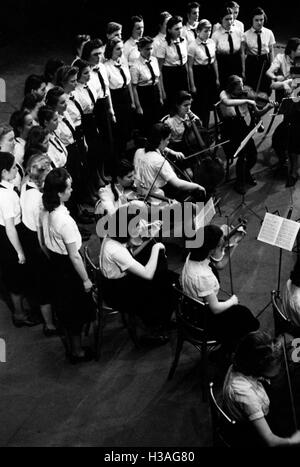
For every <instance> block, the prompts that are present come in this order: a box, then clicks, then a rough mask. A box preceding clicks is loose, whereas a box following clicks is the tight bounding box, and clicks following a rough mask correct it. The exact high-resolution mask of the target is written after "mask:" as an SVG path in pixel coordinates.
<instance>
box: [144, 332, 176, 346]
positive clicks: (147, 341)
mask: <svg viewBox="0 0 300 467" xmlns="http://www.w3.org/2000/svg"><path fill="white" fill-rule="evenodd" d="M167 342H169V337H168V336H166V335H164V334H162V335H160V336H151V335H148V336H142V337H141V338H140V343H141V344H142V345H144V346H145V347H156V346H159V345H165V344H166V343H167Z"/></svg>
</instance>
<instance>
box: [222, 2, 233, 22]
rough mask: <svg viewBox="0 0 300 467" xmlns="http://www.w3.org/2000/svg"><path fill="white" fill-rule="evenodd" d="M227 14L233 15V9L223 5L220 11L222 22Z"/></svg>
mask: <svg viewBox="0 0 300 467" xmlns="http://www.w3.org/2000/svg"><path fill="white" fill-rule="evenodd" d="M227 15H233V9H232V8H228V7H225V6H223V7H222V8H221V9H220V11H219V21H220V23H222V19H223V18H225V16H227Z"/></svg>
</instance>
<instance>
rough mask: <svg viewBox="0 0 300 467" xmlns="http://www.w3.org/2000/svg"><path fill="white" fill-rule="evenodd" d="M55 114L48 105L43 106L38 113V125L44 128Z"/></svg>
mask: <svg viewBox="0 0 300 467" xmlns="http://www.w3.org/2000/svg"><path fill="white" fill-rule="evenodd" d="M55 112H56V110H54V108H53V107H50V106H49V105H43V106H42V107H40V108H39V111H38V121H39V124H40V125H41V126H42V127H44V126H45V123H46V122H49V121H50V120H51V119H52V118H53V117H54V114H55Z"/></svg>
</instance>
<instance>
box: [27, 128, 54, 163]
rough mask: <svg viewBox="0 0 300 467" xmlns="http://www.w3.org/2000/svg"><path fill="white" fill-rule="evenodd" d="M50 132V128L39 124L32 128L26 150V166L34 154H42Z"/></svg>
mask: <svg viewBox="0 0 300 467" xmlns="http://www.w3.org/2000/svg"><path fill="white" fill-rule="evenodd" d="M48 134H49V132H48V130H46V129H45V128H43V127H41V126H39V125H36V126H33V127H32V128H30V130H29V132H28V136H27V139H26V144H25V150H24V161H23V164H24V166H26V164H27V162H28V160H29V158H30V157H31V156H32V155H33V154H41V153H42V152H43V151H44V148H43V146H42V143H43V141H44V139H45V138H46V136H47V135H48Z"/></svg>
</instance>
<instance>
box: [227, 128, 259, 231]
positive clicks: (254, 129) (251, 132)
mask: <svg viewBox="0 0 300 467" xmlns="http://www.w3.org/2000/svg"><path fill="white" fill-rule="evenodd" d="M261 125H262V120H260V121H259V122H258V123H257V125H255V127H254V128H253V129H252V130H251V131H250V132H249V133H248V135H247V136H246V138H244V139H243V141H242V142H241V144H240V145H239V147H238V149H237V150H236V152H235V154H234V155H233V159H236V158H237V157H238V155H239V153H240V152H241V151H242V150H243V149H244V147H245V146H246V144H247V143H248V141H250V139H251V138H252V136H253V135H254V134H255V133H256V132H257V131H258V129H259V128H260V127H261ZM242 157H243V164H242V177H243V180H242V183H243V186H244V185H245V184H246V183H245V182H246V161H245V156H244V155H243V156H242ZM245 195H246V193H243V194H242V199H241V202H240V203H239V204H238V205H237V207H236V208H234V210H233V211H232V213H231V214H230V217H233V216H234V214H236V213H237V212H238V211H239V210H240V209H242V208H246V209H247V210H248V211H249V212H251V214H253V215H254V216H256V217H257V218H258V219H259V220H260V221H261V222H262V218H261V217H260V216H259V215H258V214H257V213H256V212H255V211H253V209H251V208H250V207H249V206H248V205H247V203H246V201H245Z"/></svg>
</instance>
